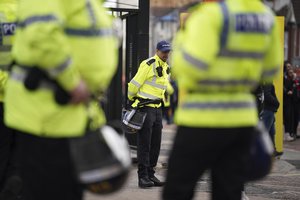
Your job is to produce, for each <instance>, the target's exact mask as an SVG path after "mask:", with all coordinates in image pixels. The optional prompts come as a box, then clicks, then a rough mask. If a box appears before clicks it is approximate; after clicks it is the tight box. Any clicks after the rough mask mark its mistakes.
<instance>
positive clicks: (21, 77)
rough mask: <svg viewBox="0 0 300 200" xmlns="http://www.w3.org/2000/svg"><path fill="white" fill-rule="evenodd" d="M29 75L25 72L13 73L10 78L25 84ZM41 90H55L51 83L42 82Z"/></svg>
mask: <svg viewBox="0 0 300 200" xmlns="http://www.w3.org/2000/svg"><path fill="white" fill-rule="evenodd" d="M26 76H27V74H26V73H25V72H21V73H20V72H18V73H17V72H14V71H13V72H12V73H11V74H10V75H9V77H10V78H11V79H13V80H15V81H18V82H21V83H23V82H24V81H25V78H26ZM39 88H41V89H48V90H51V89H53V86H52V85H51V84H49V83H46V82H41V84H40V86H39Z"/></svg>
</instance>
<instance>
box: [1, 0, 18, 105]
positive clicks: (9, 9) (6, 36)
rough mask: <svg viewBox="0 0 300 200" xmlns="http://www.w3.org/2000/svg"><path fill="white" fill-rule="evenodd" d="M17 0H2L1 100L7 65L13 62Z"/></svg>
mask: <svg viewBox="0 0 300 200" xmlns="http://www.w3.org/2000/svg"><path fill="white" fill-rule="evenodd" d="M16 13H17V3H16V0H1V1H0V30H1V31H0V101H3V95H4V86H5V83H6V81H7V76H8V74H7V67H8V65H9V64H10V63H11V48H12V43H13V38H14V37H13V36H14V33H15V29H16Z"/></svg>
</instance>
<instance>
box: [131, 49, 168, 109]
mask: <svg viewBox="0 0 300 200" xmlns="http://www.w3.org/2000/svg"><path fill="white" fill-rule="evenodd" d="M160 66H161V67H162V76H161V77H160V76H159V74H158V71H157V68H158V67H160ZM169 70H170V69H169V66H168V64H167V63H166V62H164V61H162V60H161V59H160V58H159V57H158V56H157V55H155V56H154V57H151V58H149V59H147V60H144V61H143V62H142V63H141V64H140V67H139V69H138V71H137V73H136V75H135V76H134V77H133V79H132V80H131V81H130V82H129V83H128V99H129V100H134V98H135V97H137V98H142V99H153V100H154V99H160V100H162V99H163V98H164V94H165V91H166V90H167V88H168V87H167V86H168V84H169V80H168V77H169V73H170V72H169ZM138 103H139V100H138V99H136V100H135V102H134V103H133V104H132V106H133V107H136V106H137V104H138ZM147 106H149V107H154V108H159V107H161V103H160V104H149V105H147Z"/></svg>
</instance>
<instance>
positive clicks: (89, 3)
mask: <svg viewBox="0 0 300 200" xmlns="http://www.w3.org/2000/svg"><path fill="white" fill-rule="evenodd" d="M86 7H87V10H88V13H89V15H90V19H91V23H92V27H95V26H96V24H97V21H96V15H95V13H94V10H93V7H92V4H91V1H90V0H87V1H86Z"/></svg>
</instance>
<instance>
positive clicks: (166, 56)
mask: <svg viewBox="0 0 300 200" xmlns="http://www.w3.org/2000/svg"><path fill="white" fill-rule="evenodd" d="M156 54H157V55H158V57H159V58H160V59H161V60H162V61H164V62H167V60H168V59H169V54H170V51H165V52H163V51H159V50H157V51H156Z"/></svg>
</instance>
